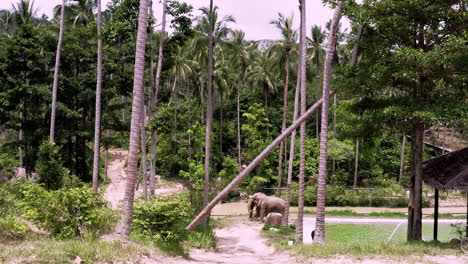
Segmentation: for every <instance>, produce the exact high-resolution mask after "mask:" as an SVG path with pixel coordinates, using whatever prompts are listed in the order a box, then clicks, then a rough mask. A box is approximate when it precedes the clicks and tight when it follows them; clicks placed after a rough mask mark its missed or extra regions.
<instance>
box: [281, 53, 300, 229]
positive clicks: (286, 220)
mask: <svg viewBox="0 0 468 264" xmlns="http://www.w3.org/2000/svg"><path fill="white" fill-rule="evenodd" d="M300 60H301V58H300V57H299V60H298V64H297V80H296V93H295V95H294V114H293V123H294V122H296V120H297V116H298V115H299V95H300V88H301V74H300V69H301V62H300ZM295 144H296V130H294V131H293V132H292V134H291V142H290V146H289V163H288V179H287V181H286V206H285V208H284V217H283V226H284V227H287V226H288V225H289V207H290V204H291V182H292V170H293V162H294V151H295Z"/></svg>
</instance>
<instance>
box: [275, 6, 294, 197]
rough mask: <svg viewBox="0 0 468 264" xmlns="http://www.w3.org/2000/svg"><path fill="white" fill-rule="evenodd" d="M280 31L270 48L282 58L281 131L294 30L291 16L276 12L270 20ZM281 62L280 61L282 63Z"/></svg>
mask: <svg viewBox="0 0 468 264" xmlns="http://www.w3.org/2000/svg"><path fill="white" fill-rule="evenodd" d="M270 24H273V25H275V26H276V28H278V29H279V30H280V31H281V36H282V37H283V39H282V40H281V41H277V42H276V43H274V44H273V45H272V46H271V47H270V49H271V50H272V51H277V50H278V49H279V50H280V51H279V52H277V53H279V54H281V57H283V58H284V62H283V59H282V60H280V61H281V62H283V63H284V89H283V120H282V123H281V132H283V131H284V130H285V129H286V113H287V107H288V86H289V68H290V66H289V64H290V59H291V50H292V48H293V45H294V42H295V41H296V32H295V31H294V30H293V29H292V24H293V17H292V16H291V17H289V18H286V17H285V16H284V15H283V14H281V13H279V14H278V19H277V20H273V21H271V22H270ZM283 63H280V65H281V64H283ZM284 145H285V142H281V145H280V151H279V153H278V188H277V191H276V192H277V196H278V197H280V196H281V179H282V176H283V175H282V174H283V149H284V147H285V146H284Z"/></svg>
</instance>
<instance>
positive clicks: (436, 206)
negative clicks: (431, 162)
mask: <svg viewBox="0 0 468 264" xmlns="http://www.w3.org/2000/svg"><path fill="white" fill-rule="evenodd" d="M434 199H435V202H434V238H433V240H434V241H437V228H438V226H439V189H437V188H436V189H435V197H434Z"/></svg>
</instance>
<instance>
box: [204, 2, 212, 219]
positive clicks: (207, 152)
mask: <svg viewBox="0 0 468 264" xmlns="http://www.w3.org/2000/svg"><path fill="white" fill-rule="evenodd" d="M202 12H204V13H205V15H206V18H207V19H209V23H208V25H209V33H208V37H209V43H208V81H207V83H208V85H207V102H206V105H207V108H206V132H205V182H204V185H203V206H204V207H206V206H207V205H208V192H209V181H210V157H211V126H212V123H213V95H212V92H213V91H212V88H213V87H212V86H213V46H214V38H213V31H214V16H213V15H214V14H213V0H210V10H209V13H206V11H202ZM202 225H203V226H204V227H206V226H207V225H208V216H207V217H205V218H204V219H203V223H202Z"/></svg>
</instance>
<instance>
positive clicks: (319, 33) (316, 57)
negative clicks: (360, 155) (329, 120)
mask: <svg viewBox="0 0 468 264" xmlns="http://www.w3.org/2000/svg"><path fill="white" fill-rule="evenodd" d="M307 40H308V42H309V45H310V46H311V47H312V50H313V52H312V56H311V58H312V62H313V64H314V65H315V69H316V77H315V80H316V85H317V87H316V93H315V99H316V100H318V98H319V97H320V65H321V64H322V62H323V55H324V53H325V51H324V49H323V47H322V45H323V41H324V40H325V31H324V30H322V27H320V26H317V25H314V26H313V27H312V30H311V37H310V38H308V39H307ZM319 130H320V126H319V111H317V112H315V135H316V136H317V138H318V137H319Z"/></svg>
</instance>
